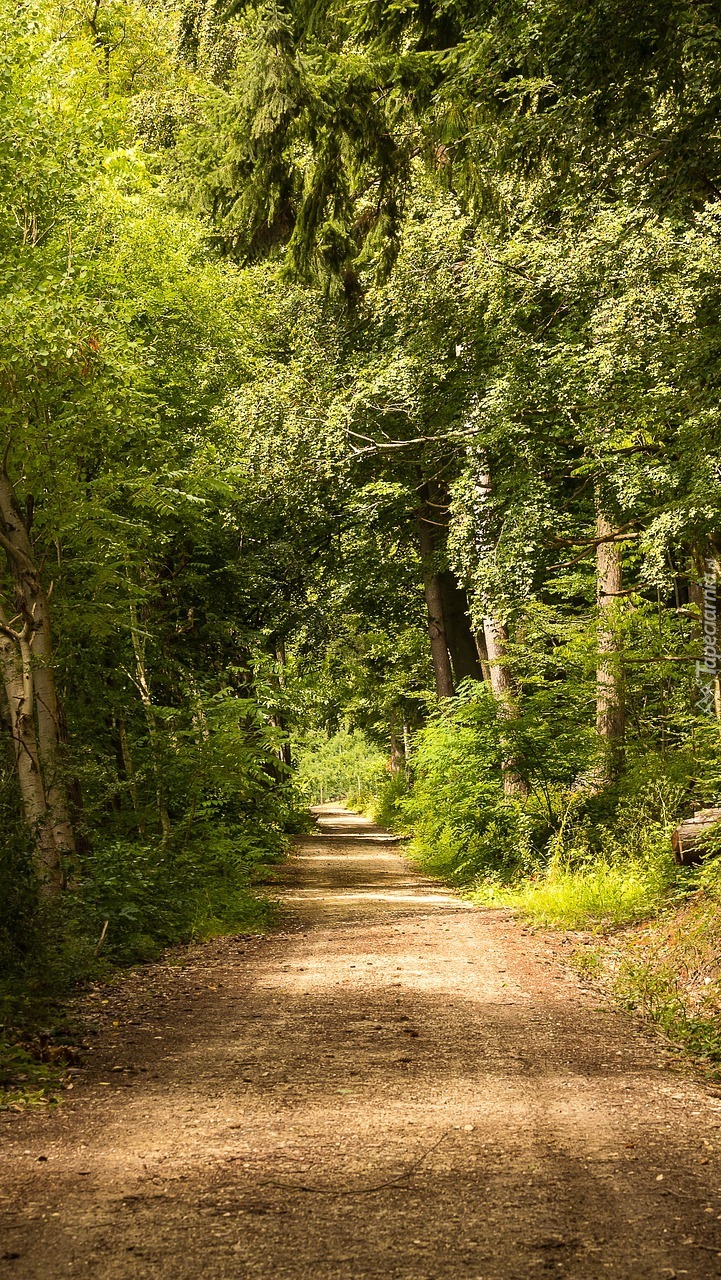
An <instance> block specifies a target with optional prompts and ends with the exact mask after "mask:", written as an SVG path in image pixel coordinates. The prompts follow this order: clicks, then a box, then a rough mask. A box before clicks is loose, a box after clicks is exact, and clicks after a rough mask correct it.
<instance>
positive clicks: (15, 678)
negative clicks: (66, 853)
mask: <svg viewBox="0 0 721 1280" xmlns="http://www.w3.org/2000/svg"><path fill="white" fill-rule="evenodd" d="M0 667H1V668H2V680H3V686H4V689H5V697H6V700H7V707H8V717H9V724H10V733H11V737H12V744H13V758H14V761H15V770H16V773H17V779H18V785H19V788H20V795H21V798H22V803H23V812H24V815H25V821H26V822H27V825H28V827H29V828H30V831H31V833H32V836H33V840H34V844H35V870H36V873H37V880H38V888H39V891H40V894H41V896H42V897H54V896H55V895H56V894H57V893H59V891H60V889H61V888H62V880H63V874H62V866H61V863H60V858H59V855H58V849H57V845H56V843H55V840H54V837H53V830H52V826H51V823H50V821H49V815H48V806H47V800H46V796H45V787H44V785H43V778H42V773H41V770H40V759H39V754H38V744H37V736H36V733H35V689H34V684H33V668H32V656H31V652H30V645H29V642H28V637H27V634H25V635H23V634H22V633H17V632H15V631H13V629H12V628H11V627H10V626H9V624H8V620H7V618H6V617H5V615H4V613H0Z"/></svg>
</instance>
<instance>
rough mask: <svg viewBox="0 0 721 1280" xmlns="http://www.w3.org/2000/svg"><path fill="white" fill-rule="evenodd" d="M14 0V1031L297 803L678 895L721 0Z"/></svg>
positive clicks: (446, 866) (718, 523) (8, 300)
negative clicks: (345, 810) (676, 856)
mask: <svg viewBox="0 0 721 1280" xmlns="http://www.w3.org/2000/svg"><path fill="white" fill-rule="evenodd" d="M1 22H2V39H1V44H0V49H1V51H0V62H1V69H0V112H1V113H2V128H1V129H0V185H1V188H2V203H1V205H0V244H1V246H2V248H1V255H0V263H1V266H0V270H1V271H2V292H1V296H0V306H1V307H2V311H3V318H2V338H1V343H2V347H1V352H0V362H1V368H2V372H1V377H2V388H3V395H2V403H1V404H0V415H1V416H2V424H1V431H0V451H1V454H2V461H1V463H0V545H1V547H2V552H3V564H2V568H1V571H0V572H1V582H0V657H1V658H2V679H3V688H4V696H3V701H2V736H1V738H0V814H1V817H0V824H1V830H2V837H1V843H0V901H1V902H2V915H1V918H0V968H1V969H2V972H3V974H4V977H3V984H2V993H3V998H4V1001H5V1006H6V1018H7V1020H8V1025H10V1024H11V1023H13V1022H14V1021H17V1020H21V1019H22V1017H23V1016H24V1014H23V1009H24V1008H26V1006H28V1002H29V1003H30V1004H32V1002H33V1000H35V999H36V998H37V997H38V996H42V995H43V993H45V994H46V993H47V992H48V991H49V990H55V989H57V988H58V987H59V986H62V984H63V983H64V982H67V981H68V980H69V978H70V977H77V976H78V975H83V974H86V973H89V972H91V971H92V969H93V965H97V964H98V963H100V962H101V961H103V962H107V961H111V960H112V961H115V962H128V961H132V960H135V959H143V958H147V957H151V956H153V955H155V954H157V952H158V950H159V948H160V947H162V946H163V945H165V944H167V943H169V942H174V941H179V940H182V939H187V938H191V937H199V936H204V935H206V936H207V935H208V934H210V933H213V932H220V931H222V930H223V929H231V928H234V927H257V925H258V924H259V923H260V922H262V920H263V919H264V918H265V913H266V912H267V910H268V908H267V905H266V904H265V901H264V898H263V892H264V891H263V890H259V889H258V888H257V887H255V888H254V886H257V882H258V880H259V879H262V878H264V877H266V876H267V874H268V870H267V869H268V865H269V864H271V863H273V862H274V861H277V860H278V859H279V858H280V857H281V856H282V854H283V850H284V848H285V845H286V842H287V836H288V834H289V833H292V832H293V831H297V830H300V829H302V827H303V823H304V822H305V821H306V819H305V817H304V810H305V808H306V807H307V805H308V802H309V801H318V800H321V799H329V798H339V797H342V798H346V799H348V798H349V801H352V802H354V803H355V804H357V805H358V806H359V807H360V806H363V805H365V806H368V805H375V809H376V813H377V814H378V815H379V817H380V819H381V820H382V821H383V822H385V823H386V825H391V826H394V827H396V828H397V829H399V830H404V831H410V832H412V833H413V835H414V837H415V848H416V851H417V853H418V854H419V856H421V857H423V858H424V859H425V861H426V864H427V865H428V866H430V867H431V868H434V869H435V870H437V871H439V872H441V873H442V874H444V875H445V876H446V877H449V878H451V879H453V880H454V881H455V882H456V883H457V884H459V885H464V886H469V887H471V888H472V889H473V890H474V891H476V892H477V893H479V894H481V895H482V896H483V895H485V897H486V900H493V901H499V900H501V899H503V895H504V894H506V895H513V893H516V894H517V895H519V894H520V895H521V896H523V895H525V899H529V896H530V897H532V896H533V894H534V893H535V894H536V895H537V896H538V895H540V897H539V901H540V900H541V899H542V900H543V901H544V902H545V903H547V902H548V895H549V894H551V893H552V890H553V886H554V885H555V886H556V889H555V890H553V891H554V892H556V896H557V898H558V895H559V894H560V893H561V888H560V887H559V886H561V887H563V886H565V888H564V889H563V892H564V893H566V895H567V896H568V895H570V897H571V898H573V895H574V893H576V895H577V897H576V899H574V900H575V901H578V900H580V896H581V895H582V891H583V892H586V893H587V895H588V894H591V896H592V897H593V901H594V903H595V907H594V910H596V911H600V912H601V915H603V913H604V911H605V912H606V915H607V916H610V917H614V918H617V919H619V920H621V919H632V918H634V917H636V916H638V915H640V914H643V912H644V911H648V910H651V909H652V908H654V907H655V906H657V905H658V904H659V903H660V902H662V901H663V900H664V895H666V894H668V893H669V892H673V893H676V894H678V893H679V892H681V890H680V889H679V882H678V876H679V873H678V872H677V871H676V870H675V868H674V863H673V860H672V856H671V851H670V848H671V847H670V832H671V830H672V828H673V827H674V826H675V825H676V823H677V822H679V821H680V820H681V819H682V818H684V817H688V816H689V815H690V814H691V813H692V812H693V811H694V809H699V808H702V807H704V806H713V805H715V804H718V803H719V802H720V801H721V740H720V737H719V732H720V725H721V683H720V680H719V671H718V644H717V615H718V603H717V597H718V592H717V583H718V579H719V574H720V573H721V519H720V514H721V458H720V453H719V446H720V444H721V420H720V414H721V404H720V397H721V360H720V357H721V318H720V317H721V272H720V270H719V263H720V262H721V134H720V133H719V124H718V122H719V118H720V113H721V16H720V15H719V10H718V6H717V5H716V4H714V3H712V2H711V0H708V2H706V0H637V3H634V4H632V5H630V4H627V3H626V4H622V3H619V0H586V3H583V4H580V3H578V0H539V2H538V3H534V4H528V3H521V0H483V2H482V3H477V4H466V3H465V0H448V2H447V3H443V4H440V3H439V4H430V3H415V2H414V0H409V3H407V4H396V3H391V2H390V0H389V2H388V3H385V0H380V2H376V3H370V2H369V0H360V3H357V4H352V5H351V4H332V3H306V0H259V2H258V3H254V2H253V0H250V3H247V4H245V3H240V2H239V0H237V2H235V0H231V2H230V3H229V4H227V5H225V4H222V3H218V4H216V3H214V0H191V2H190V3H188V4H185V5H179V6H177V7H176V6H175V5H174V4H173V3H171V2H170V0H168V3H165V0H157V3H156V2H155V0H147V2H145V3H144V2H143V0H88V3H84V0H82V2H81V3H77V4H75V3H73V2H72V0H70V2H69V3H64V2H63V0H28V2H27V3H21V4H18V3H12V4H11V3H8V2H7V0H3V4H2V18H1ZM709 839H710V844H709V848H712V847H713V833H712V835H711V836H710V837H709ZM700 874H701V877H702V879H703V876H705V877H706V881H705V883H706V891H707V892H709V893H713V888H714V885H715V883H716V882H715V880H714V877H713V869H712V864H711V863H709V864H708V867H707V868H705V869H704V871H702V872H701V873H700ZM689 876H690V879H689ZM694 876H696V879H693V877H694ZM698 876H699V873H697V872H694V873H686V883H687V885H688V886H690V887H693V886H696V885H697V884H698V883H699V881H698ZM574 886H575V889H574ZM579 886H580V887H579ZM604 892H606V894H607V897H608V900H607V901H606V902H605V905H604V901H603V894H604ZM544 894H545V895H546V896H545V898H544V897H543V895H544ZM271 896H272V893H271ZM503 900H508V901H510V900H511V898H509V897H508V896H507V897H506V898H505V899H503ZM599 902H600V906H599ZM544 909H545V908H544ZM569 909H570V908H569ZM580 910H581V908H579V911H580ZM551 914H552V913H551ZM572 914H573V913H572ZM577 914H578V913H577ZM582 914H583V912H582V911H581V915H582ZM575 918H576V917H575V916H574V919H575Z"/></svg>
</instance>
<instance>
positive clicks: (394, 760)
mask: <svg viewBox="0 0 721 1280" xmlns="http://www.w3.org/2000/svg"><path fill="white" fill-rule="evenodd" d="M401 742H402V739H400V738H399V737H398V728H397V726H396V724H395V723H393V724H391V758H390V770H391V773H400V772H401V770H402V768H403V764H404V757H405V753H404V751H403V747H402V746H401Z"/></svg>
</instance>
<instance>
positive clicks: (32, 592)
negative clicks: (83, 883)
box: [0, 450, 76, 880]
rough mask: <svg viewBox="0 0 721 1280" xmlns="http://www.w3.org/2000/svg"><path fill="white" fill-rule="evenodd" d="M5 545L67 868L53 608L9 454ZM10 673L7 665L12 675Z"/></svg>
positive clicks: (40, 752) (50, 822) (41, 757)
mask: <svg viewBox="0 0 721 1280" xmlns="http://www.w3.org/2000/svg"><path fill="white" fill-rule="evenodd" d="M0 546H2V548H3V549H4V551H5V553H6V556H7V561H8V567H9V570H10V575H11V577H12V580H13V586H14V596H15V607H16V609H17V613H18V616H19V618H21V619H22V628H21V630H20V631H18V632H17V634H16V638H15V640H14V643H15V644H16V645H17V647H18V648H19V649H20V651H21V653H20V663H21V666H22V667H23V669H25V668H27V678H26V695H25V696H26V699H27V698H29V701H27V700H26V701H25V703H24V707H25V710H24V711H23V716H29V717H30V718H31V719H32V721H33V734H34V736H35V753H36V765H37V770H38V772H39V775H40V780H41V785H42V789H43V794H44V802H45V817H44V825H46V826H47V827H49V829H50V832H51V836H52V842H53V845H54V848H55V857H56V859H57V861H58V865H61V864H62V859H64V858H72V857H74V856H75V851H76V850H75V835H74V831H73V824H72V820H71V817H70V804H69V801H68V792H67V786H66V783H65V779H64V777H63V771H62V760H61V754H62V753H61V729H60V714H59V707H58V697H57V689H56V685H55V673H54V670H53V643H52V628H51V619H50V603H49V599H48V595H47V593H46V591H45V589H44V587H43V585H42V581H41V577H40V571H39V569H38V568H37V565H36V563H35V552H34V548H33V545H32V542H31V539H30V530H29V521H28V520H26V518H25V517H24V515H23V513H22V511H21V509H20V504H19V502H18V500H17V495H16V493H15V488H14V486H13V483H12V481H11V479H10V477H9V475H8V470H7V450H6V452H5V455H4V457H3V459H2V466H0ZM11 636H12V633H11V634H10V635H8V634H7V633H6V637H5V638H6V639H11ZM9 661H10V659H9V655H8V662H9ZM9 669H10V668H9V666H7V670H8V671H9ZM11 714H12V713H11ZM23 755H24V752H23ZM16 766H17V767H18V768H22V767H23V762H22V761H20V760H19V758H16ZM19 777H20V774H19V773H18V778H19ZM43 840H45V837H43ZM51 880H52V877H51Z"/></svg>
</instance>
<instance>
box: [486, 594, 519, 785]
mask: <svg viewBox="0 0 721 1280" xmlns="http://www.w3.org/2000/svg"><path fill="white" fill-rule="evenodd" d="M483 636H484V640H485V646H486V652H487V654H488V668H489V676H490V682H491V689H492V690H493V695H494V697H495V699H496V701H497V703H498V707H499V712H500V714H501V716H502V717H503V718H505V719H506V720H515V719H516V718H517V716H518V707H517V706H516V699H515V695H514V688H513V679H512V677H511V673H510V671H509V670H508V667H507V666H506V664H505V662H504V659H505V656H506V650H507V646H508V631H507V630H506V627H505V626H504V624H503V623H502V622H498V621H497V620H496V619H495V618H490V617H487V618H484V619H483ZM502 770H503V790H504V791H505V793H506V795H507V796H520V797H521V798H524V797H525V796H527V795H528V791H529V787H528V783H527V782H526V780H525V778H522V777H521V776H520V774H519V772H518V766H517V762H516V760H515V759H514V756H513V752H512V751H511V750H508V751H507V752H504V759H503V762H502Z"/></svg>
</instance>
